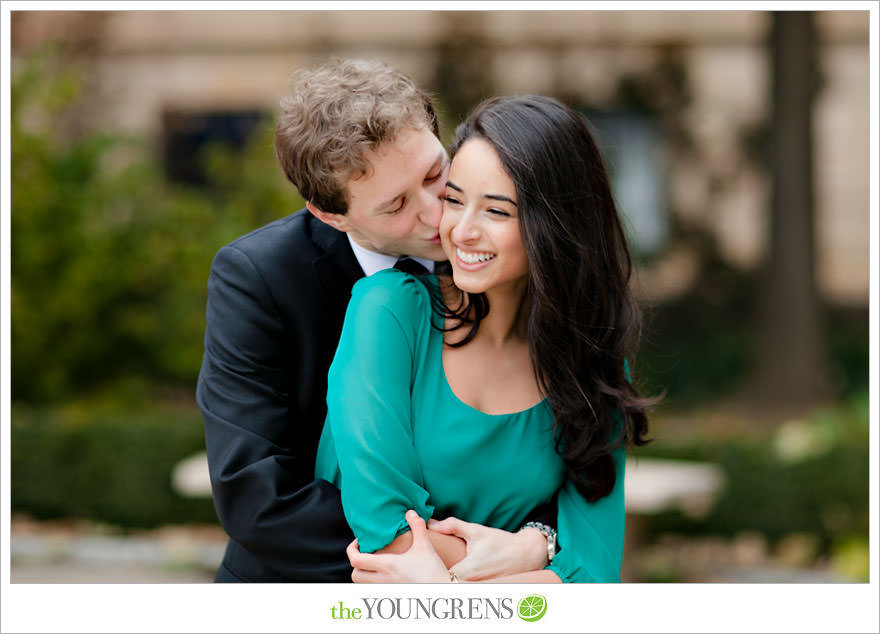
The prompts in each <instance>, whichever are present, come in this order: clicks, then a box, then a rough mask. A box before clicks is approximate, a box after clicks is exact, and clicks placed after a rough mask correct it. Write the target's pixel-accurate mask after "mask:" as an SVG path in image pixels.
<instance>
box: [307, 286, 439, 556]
mask: <svg viewBox="0 0 880 634" xmlns="http://www.w3.org/2000/svg"><path fill="white" fill-rule="evenodd" d="M419 287H420V283H419V282H417V281H416V280H414V279H413V278H410V277H408V276H405V275H404V274H402V273H399V272H397V271H394V272H388V273H377V274H376V275H374V276H372V277H370V278H365V279H363V280H361V281H359V282H358V283H357V284H356V285H355V288H354V292H353V293H352V299H351V302H350V303H349V305H348V312H347V313H346V316H345V324H344V325H343V328H342V337H341V338H340V340H339V347H338V349H337V351H336V357H335V358H334V360H333V364H332V365H331V366H330V374H329V382H328V389H327V425H328V426H329V431H330V434H331V435H332V443H333V448H334V453H335V459H336V461H338V462H337V464H338V472H337V473H338V478H337V479H338V482H339V487H340V490H341V491H342V506H343V508H344V510H345V516H346V518H347V519H348V523H349V524H350V526H351V528H352V530H353V531H354V534H355V536H356V537H357V538H358V545H359V547H360V549H361V551H363V552H374V551H376V550H379V549H380V548H383V547H384V546H387V545H388V544H390V543H391V542H392V541H393V540H394V538H395V537H396V536H397V535H400V534H401V533H404V532H406V531H407V530H409V526H408V525H407V523H406V520H405V519H404V514H405V513H406V511H407V509H414V510H415V511H416V512H417V513H418V514H419V515H421V516H422V518H423V519H425V520H426V521H427V520H428V519H429V518H430V517H431V515H432V514H433V512H434V508H433V506H432V505H431V504H430V503H429V501H428V498H429V495H428V492H427V491H426V490H425V488H424V477H423V475H422V469H421V462H420V460H419V457H418V455H417V454H416V451H415V448H414V446H413V434H412V414H411V412H412V397H411V386H412V381H413V377H414V373H415V372H416V371H417V369H418V368H417V365H418V364H419V363H420V361H419V355H418V354H417V352H416V350H417V349H418V348H419V347H420V345H419V343H418V341H419V339H420V338H421V337H424V336H425V335H426V333H427V330H428V329H430V325H429V323H425V324H424V325H422V320H423V317H424V315H425V314H426V312H427V310H429V309H428V307H427V301H426V300H427V298H426V297H425V296H424V295H423V294H422V293H421V292H420V290H419ZM325 433H326V430H325ZM328 463H332V459H331V460H324V461H322V459H321V458H320V454H319V460H318V473H319V475H320V474H321V472H322V471H324V472H327V473H332V472H334V469H333V468H332V464H328ZM328 466H329V467H330V468H329V469H328Z"/></svg>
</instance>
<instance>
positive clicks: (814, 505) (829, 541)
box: [634, 394, 869, 551]
mask: <svg viewBox="0 0 880 634" xmlns="http://www.w3.org/2000/svg"><path fill="white" fill-rule="evenodd" d="M634 454H636V455H642V456H652V457H663V458H673V459H684V460H699V461H706V462H711V463H714V464H717V465H719V466H720V467H721V469H722V472H723V474H724V477H725V479H726V486H725V487H724V489H723V490H722V492H721V493H720V494H719V496H718V498H717V499H716V501H715V504H714V505H713V507H712V508H711V510H710V511H709V513H708V515H707V516H706V517H704V518H702V519H700V520H694V519H691V518H688V517H686V516H685V515H683V514H682V513H680V512H678V511H668V512H664V513H660V514H657V515H654V516H651V517H649V518H646V522H645V523H646V530H647V531H648V534H649V535H654V536H656V535H660V534H663V533H670V532H673V533H682V534H703V535H708V534H712V535H728V536H732V535H735V534H737V533H739V532H742V531H757V532H760V533H762V534H763V535H764V536H765V537H766V538H767V539H769V540H771V541H772V540H776V539H779V538H781V537H784V536H785V535H789V534H793V533H805V534H811V535H814V536H815V537H817V538H819V540H820V543H821V545H822V547H823V550H825V551H827V550H828V549H829V548H831V547H832V546H833V545H834V544H838V543H842V542H844V541H846V540H847V539H850V538H867V535H868V519H869V516H868V512H869V509H868V494H869V452H868V397H867V395H866V394H865V395H864V396H861V397H855V398H853V399H852V400H851V402H850V403H849V404H848V405H845V406H841V407H837V408H833V409H828V410H824V411H821V412H819V413H817V414H816V415H814V416H813V417H811V418H810V419H809V420H804V421H793V422H791V423H787V424H786V425H783V426H782V427H780V428H779V429H776V430H774V432H773V433H768V434H766V435H765V436H763V437H743V438H739V439H726V440H724V441H718V440H716V441H712V440H710V439H691V440H689V441H687V442H684V443H679V444H676V445H669V444H664V443H663V442H662V440H660V441H658V442H656V443H654V444H652V445H648V446H647V447H645V448H642V449H639V450H638V451H636V452H634Z"/></svg>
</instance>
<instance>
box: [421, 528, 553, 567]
mask: <svg viewBox="0 0 880 634" xmlns="http://www.w3.org/2000/svg"><path fill="white" fill-rule="evenodd" d="M428 526H429V528H430V529H431V530H432V531H437V532H439V533H444V534H447V535H455V536H456V537H460V538H462V539H463V540H465V542H467V555H466V556H465V558H464V559H462V560H461V561H459V562H458V563H457V564H455V565H454V566H452V568H450V570H451V571H452V572H454V573H455V574H456V576H458V578H459V579H461V580H462V581H481V580H485V579H489V578H493V577H502V576H507V575H513V574H517V573H521V572H528V571H532V570H541V569H542V568H544V567H545V566H546V565H547V563H548V562H547V540H546V538H545V537H544V535H543V534H541V532H540V531H538V530H537V529H535V528H524V529H523V530H521V531H519V532H516V533H511V532H508V531H505V530H501V529H498V528H489V527H487V526H482V525H481V524H471V523H470V522H465V521H462V520H460V519H457V518H455V517H448V518H446V519H445V520H442V521H440V522H438V521H435V520H431V521H430V522H428Z"/></svg>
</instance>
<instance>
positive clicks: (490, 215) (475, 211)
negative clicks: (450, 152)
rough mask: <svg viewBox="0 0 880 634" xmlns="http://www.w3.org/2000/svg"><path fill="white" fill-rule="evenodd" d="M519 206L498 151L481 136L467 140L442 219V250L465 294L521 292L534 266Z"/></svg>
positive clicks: (448, 187)
mask: <svg viewBox="0 0 880 634" xmlns="http://www.w3.org/2000/svg"><path fill="white" fill-rule="evenodd" d="M516 203H517V201H516V188H515V187H514V184H513V181H512V180H511V179H510V177H509V176H508V175H507V172H505V171H504V167H503V165H502V164H501V159H500V158H498V153H497V152H496V151H495V148H493V147H492V146H491V145H490V144H489V143H488V142H487V141H485V140H484V139H481V138H479V137H475V138H472V139H470V140H468V141H465V143H464V144H463V145H462V146H461V147H460V148H459V149H458V152H457V153H456V155H455V158H454V159H453V160H452V166H451V168H450V171H449V180H448V181H447V183H446V198H445V199H444V204H443V217H442V218H441V219H440V239H441V241H442V243H443V250H444V251H445V252H446V255H447V256H448V257H449V261H450V263H451V264H452V274H453V279H454V280H455V285H456V286H458V288H460V289H461V290H463V291H467V292H470V293H482V292H486V291H489V290H496V289H498V290H500V289H507V290H510V291H512V292H522V288H523V285H524V282H525V279H526V275H527V274H528V271H529V264H528V258H527V256H526V251H525V247H524V246H523V242H522V236H521V235H520V231H519V217H518V213H517V206H516Z"/></svg>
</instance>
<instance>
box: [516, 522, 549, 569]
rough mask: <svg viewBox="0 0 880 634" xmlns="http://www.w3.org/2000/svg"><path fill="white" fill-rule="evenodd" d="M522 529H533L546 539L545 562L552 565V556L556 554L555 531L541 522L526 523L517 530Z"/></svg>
mask: <svg viewBox="0 0 880 634" xmlns="http://www.w3.org/2000/svg"><path fill="white" fill-rule="evenodd" d="M524 528H535V529H537V530H538V531H540V533H541V534H542V535H543V536H544V537H546V538H547V561H548V563H552V562H553V556H554V555H555V554H556V529H555V528H553V527H552V526H547V524H544V523H543V522H526V523H525V524H523V525H522V526H521V527H520V529H519V530H522V529H524Z"/></svg>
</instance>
